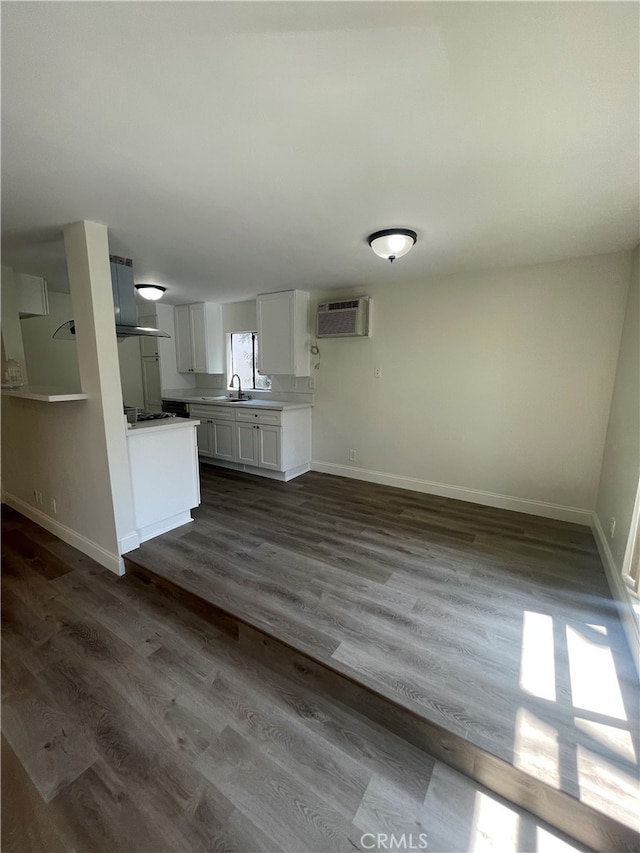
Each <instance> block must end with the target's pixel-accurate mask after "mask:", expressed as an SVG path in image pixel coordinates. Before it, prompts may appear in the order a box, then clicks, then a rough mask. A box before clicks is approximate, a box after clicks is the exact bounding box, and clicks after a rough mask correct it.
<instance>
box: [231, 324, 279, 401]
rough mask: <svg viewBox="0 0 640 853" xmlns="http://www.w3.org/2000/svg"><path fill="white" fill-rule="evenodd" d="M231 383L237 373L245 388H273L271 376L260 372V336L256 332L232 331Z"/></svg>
mask: <svg viewBox="0 0 640 853" xmlns="http://www.w3.org/2000/svg"><path fill="white" fill-rule="evenodd" d="M229 337H230V358H229V365H230V370H229V385H231V377H232V376H233V374H234V373H237V374H238V376H239V377H240V381H241V382H242V387H243V389H244V388H262V389H264V390H268V389H269V388H271V379H270V377H269V376H260V374H259V373H258V368H257V364H258V336H257V335H256V333H255V332H232V333H231V334H230V335H229Z"/></svg>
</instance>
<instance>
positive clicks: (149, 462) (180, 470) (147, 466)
mask: <svg viewBox="0 0 640 853" xmlns="http://www.w3.org/2000/svg"><path fill="white" fill-rule="evenodd" d="M198 425H199V421H197V420H186V419H184V418H167V419H166V420H160V421H157V420H156V421H145V422H142V423H139V424H135V425H133V426H129V427H128V429H127V447H128V451H129V470H130V476H131V489H132V492H133V503H134V510H135V520H136V532H137V534H138V537H139V540H140V542H146V540H147V539H152V538H153V537H154V536H159V535H160V534H161V533H166V532H167V531H168V530H173V529H174V527H179V526H180V525H182V524H187V523H188V522H190V521H192V520H193V519H192V518H191V510H192V509H193V508H194V507H196V506H198V505H199V504H200V473H199V470H198V446H197V443H196V428H197V427H198Z"/></svg>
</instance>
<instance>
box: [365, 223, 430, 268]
mask: <svg viewBox="0 0 640 853" xmlns="http://www.w3.org/2000/svg"><path fill="white" fill-rule="evenodd" d="M417 239H418V235H417V234H416V232H415V231H410V230H409V229H408V228H385V229H384V231H376V232H375V233H374V234H370V235H369V236H368V237H367V242H368V243H369V245H370V246H371V248H372V249H373V251H374V252H375V253H376V255H377V256H378V257H379V258H384V259H385V260H388V261H391V262H392V263H393V261H395V259H396V258H401V257H402V256H403V255H406V254H407V252H408V251H409V250H410V249H411V248H412V246H413V245H414V243H415V242H416V240H417Z"/></svg>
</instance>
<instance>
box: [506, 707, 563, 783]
mask: <svg viewBox="0 0 640 853" xmlns="http://www.w3.org/2000/svg"><path fill="white" fill-rule="evenodd" d="M513 763H514V765H515V766H516V767H519V768H520V769H521V770H524V771H525V772H526V773H530V774H531V775H532V776H535V777H537V778H538V779H540V780H541V781H542V782H545V783H546V784H547V785H552V786H553V787H554V788H559V787H560V769H559V764H558V732H557V730H556V729H555V728H554V727H553V726H550V725H549V724H548V723H545V722H543V721H542V720H540V719H539V718H538V717H536V715H535V714H532V713H531V711H528V710H527V709H526V708H519V709H518V713H517V715H516V728H515V742H514V756H513Z"/></svg>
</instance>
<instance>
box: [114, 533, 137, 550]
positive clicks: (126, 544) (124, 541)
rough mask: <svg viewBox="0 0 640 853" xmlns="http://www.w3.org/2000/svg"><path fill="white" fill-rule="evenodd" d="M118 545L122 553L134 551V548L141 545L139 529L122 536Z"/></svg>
mask: <svg viewBox="0 0 640 853" xmlns="http://www.w3.org/2000/svg"><path fill="white" fill-rule="evenodd" d="M118 545H119V547H120V553H121V554H127V553H128V552H129V551H133V550H134V548H138V547H139V546H140V537H139V536H138V531H137V530H134V531H133V533H127V535H126V536H122V537H121V538H120V539H119V540H118Z"/></svg>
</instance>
